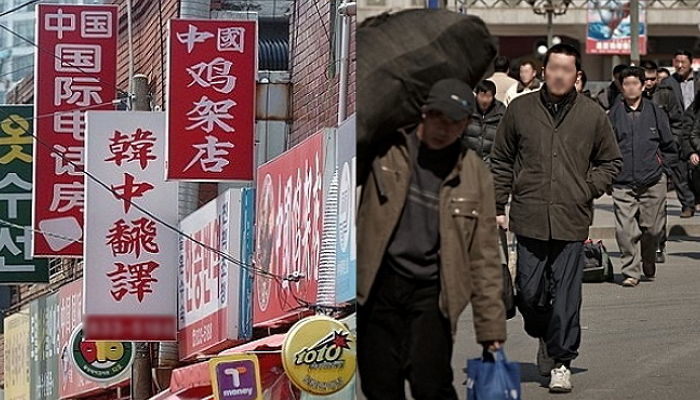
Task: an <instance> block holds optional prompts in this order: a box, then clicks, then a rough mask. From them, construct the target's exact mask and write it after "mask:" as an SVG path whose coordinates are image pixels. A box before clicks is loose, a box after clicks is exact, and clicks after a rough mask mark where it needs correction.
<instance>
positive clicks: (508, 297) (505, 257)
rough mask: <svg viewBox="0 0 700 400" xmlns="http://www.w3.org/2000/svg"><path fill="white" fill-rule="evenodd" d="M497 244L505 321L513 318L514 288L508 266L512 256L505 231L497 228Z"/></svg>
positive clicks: (514, 308)
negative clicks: (501, 276)
mask: <svg viewBox="0 0 700 400" xmlns="http://www.w3.org/2000/svg"><path fill="white" fill-rule="evenodd" d="M498 236H499V242H500V244H501V246H500V250H501V270H502V274H503V295H502V297H503V305H504V306H505V309H506V319H511V318H513V317H515V313H516V307H515V287H514V285H513V276H512V275H511V270H510V267H509V265H510V264H511V262H510V261H511V258H512V255H509V252H508V239H507V237H506V231H505V230H503V229H501V228H498Z"/></svg>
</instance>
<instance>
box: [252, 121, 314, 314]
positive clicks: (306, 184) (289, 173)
mask: <svg viewBox="0 0 700 400" xmlns="http://www.w3.org/2000/svg"><path fill="white" fill-rule="evenodd" d="M324 135H325V133H324V132H320V133H317V134H315V135H313V136H311V137H309V138H308V139H306V140H305V141H303V142H302V143H300V144H298V145H297V146H295V147H293V148H292V149H290V150H289V151H287V152H285V153H283V154H282V155H280V156H279V157H277V158H275V159H273V160H272V161H270V162H268V163H266V164H264V165H261V166H260V167H258V178H257V186H258V189H257V191H256V194H257V206H256V207H255V210H256V218H255V224H256V241H255V243H256V267H257V268H260V269H262V270H264V271H266V272H268V273H272V274H273V275H275V276H277V277H295V276H296V277H298V278H299V279H297V280H296V281H293V280H285V281H283V282H282V283H279V282H278V281H277V280H275V279H272V278H269V277H265V276H262V275H256V277H255V286H254V289H253V294H254V296H253V298H254V301H253V303H254V305H253V320H254V323H255V325H266V324H269V323H272V322H274V321H275V320H279V319H282V318H285V317H286V316H287V315H288V314H289V313H291V312H293V310H294V309H296V308H298V306H299V305H300V304H299V302H298V301H297V299H296V298H298V299H300V300H302V301H303V302H307V303H315V301H316V294H317V293H316V292H317V289H318V267H319V258H320V249H321V233H322V227H323V208H324V196H323V193H324V190H325V189H324V184H323V173H324V165H325V154H326V153H325V151H326V150H325V136H324ZM295 297H296V298H295Z"/></svg>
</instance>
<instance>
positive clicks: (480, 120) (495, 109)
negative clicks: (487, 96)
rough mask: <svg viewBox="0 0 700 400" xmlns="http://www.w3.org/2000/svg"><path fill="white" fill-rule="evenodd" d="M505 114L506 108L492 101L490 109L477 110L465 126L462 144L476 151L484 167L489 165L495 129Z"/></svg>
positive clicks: (498, 102)
mask: <svg viewBox="0 0 700 400" xmlns="http://www.w3.org/2000/svg"><path fill="white" fill-rule="evenodd" d="M505 112H506V106H505V105H504V104H503V103H501V102H500V101H498V100H495V99H494V101H493V104H492V105H491V107H490V108H489V109H488V110H487V111H486V112H485V113H482V112H481V111H479V110H478V107H477V110H476V111H475V112H474V114H472V118H471V120H470V121H469V126H467V131H466V132H465V134H464V136H463V137H462V141H463V142H464V144H465V145H466V146H467V147H468V148H470V149H472V150H474V151H476V153H477V154H478V155H479V157H481V159H482V160H484V162H486V165H489V164H490V159H491V148H492V147H493V142H494V140H496V129H498V124H499V123H500V122H501V119H502V118H503V114H505Z"/></svg>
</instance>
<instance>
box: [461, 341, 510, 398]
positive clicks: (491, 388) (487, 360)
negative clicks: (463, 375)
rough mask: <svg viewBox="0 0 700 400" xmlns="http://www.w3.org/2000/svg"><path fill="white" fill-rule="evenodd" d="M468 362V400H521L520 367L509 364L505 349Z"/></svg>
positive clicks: (486, 353) (487, 353)
mask: <svg viewBox="0 0 700 400" xmlns="http://www.w3.org/2000/svg"><path fill="white" fill-rule="evenodd" d="M484 353H485V356H484V357H482V358H474V359H471V360H469V361H467V375H468V379H467V399H468V400H521V397H520V365H518V363H512V362H508V360H507V359H506V354H505V352H504V351H503V349H500V350H498V351H496V352H484Z"/></svg>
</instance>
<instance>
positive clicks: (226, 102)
mask: <svg viewBox="0 0 700 400" xmlns="http://www.w3.org/2000/svg"><path fill="white" fill-rule="evenodd" d="M256 53H257V26H256V22H255V21H188V20H172V21H170V38H169V52H168V54H169V66H168V102H167V104H168V109H167V112H168V153H167V154H168V163H167V165H168V166H167V177H168V179H181V180H192V181H220V180H252V179H253V171H254V151H253V149H254V137H255V81H256V74H257V71H256V65H257V54H256Z"/></svg>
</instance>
